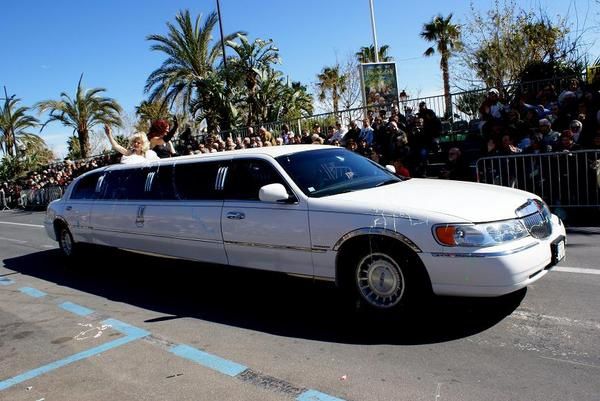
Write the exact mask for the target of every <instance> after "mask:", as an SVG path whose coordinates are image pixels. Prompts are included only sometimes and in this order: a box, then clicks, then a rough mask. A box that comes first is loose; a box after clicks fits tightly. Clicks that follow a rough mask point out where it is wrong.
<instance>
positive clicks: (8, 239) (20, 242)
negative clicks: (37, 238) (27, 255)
mask: <svg viewBox="0 0 600 401" xmlns="http://www.w3.org/2000/svg"><path fill="white" fill-rule="evenodd" d="M0 240H2V241H9V242H15V243H17V244H26V243H27V241H21V240H18V239H12V238H4V237H0Z"/></svg>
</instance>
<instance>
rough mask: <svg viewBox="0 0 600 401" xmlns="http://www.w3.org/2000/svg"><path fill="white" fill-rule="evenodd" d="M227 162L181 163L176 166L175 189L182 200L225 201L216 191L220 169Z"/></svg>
mask: <svg viewBox="0 0 600 401" xmlns="http://www.w3.org/2000/svg"><path fill="white" fill-rule="evenodd" d="M224 163H225V162H219V161H215V162H200V163H198V162H196V163H179V164H177V165H175V188H176V189H177V197H178V199H181V200H215V199H223V196H222V194H221V193H220V192H218V191H217V190H216V189H215V180H216V178H217V172H218V171H219V167H222V166H223V164H224Z"/></svg>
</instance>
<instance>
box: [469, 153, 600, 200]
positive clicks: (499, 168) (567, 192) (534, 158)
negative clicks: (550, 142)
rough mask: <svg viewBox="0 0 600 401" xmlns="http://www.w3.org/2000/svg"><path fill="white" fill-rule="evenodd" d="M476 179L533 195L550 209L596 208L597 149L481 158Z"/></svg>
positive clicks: (599, 188) (599, 187)
mask: <svg viewBox="0 0 600 401" xmlns="http://www.w3.org/2000/svg"><path fill="white" fill-rule="evenodd" d="M477 180H478V181H479V182H483V183H486V184H494V185H502V186H505V187H512V188H517V189H522V190H524V191H528V192H533V193H535V194H537V195H539V196H540V197H541V198H542V199H544V201H545V202H546V203H548V205H549V206H550V207H600V150H581V151H575V152H554V153H540V154H526V155H511V156H494V157H484V158H481V159H479V160H478V161H477Z"/></svg>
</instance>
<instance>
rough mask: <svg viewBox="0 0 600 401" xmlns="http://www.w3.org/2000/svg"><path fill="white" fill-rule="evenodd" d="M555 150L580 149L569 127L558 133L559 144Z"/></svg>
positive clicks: (569, 150)
mask: <svg viewBox="0 0 600 401" xmlns="http://www.w3.org/2000/svg"><path fill="white" fill-rule="evenodd" d="M557 150H558V151H562V152H573V151H575V150H581V146H579V145H578V144H577V143H576V142H575V139H574V135H573V132H572V131H571V130H570V129H566V130H564V131H563V132H562V134H560V144H559V145H558V149H557Z"/></svg>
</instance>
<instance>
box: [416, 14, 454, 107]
mask: <svg viewBox="0 0 600 401" xmlns="http://www.w3.org/2000/svg"><path fill="white" fill-rule="evenodd" d="M451 20H452V13H450V14H449V15H448V16H447V17H446V18H444V17H443V16H442V15H441V14H439V15H437V16H436V17H433V19H432V20H431V21H430V22H428V23H426V24H423V31H422V32H421V37H422V38H423V39H425V40H426V41H428V42H434V43H435V48H434V47H433V46H432V47H430V48H428V49H427V50H425V53H424V55H425V56H432V55H433V54H435V52H436V51H437V52H438V53H439V54H440V57H441V60H440V68H441V69H442V77H443V79H444V97H445V99H446V115H447V116H451V115H452V99H451V98H450V71H449V67H448V60H449V59H450V57H451V56H452V54H453V53H454V52H456V51H458V50H460V48H461V47H462V44H461V42H460V26H459V25H455V24H453V23H452V22H451Z"/></svg>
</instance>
